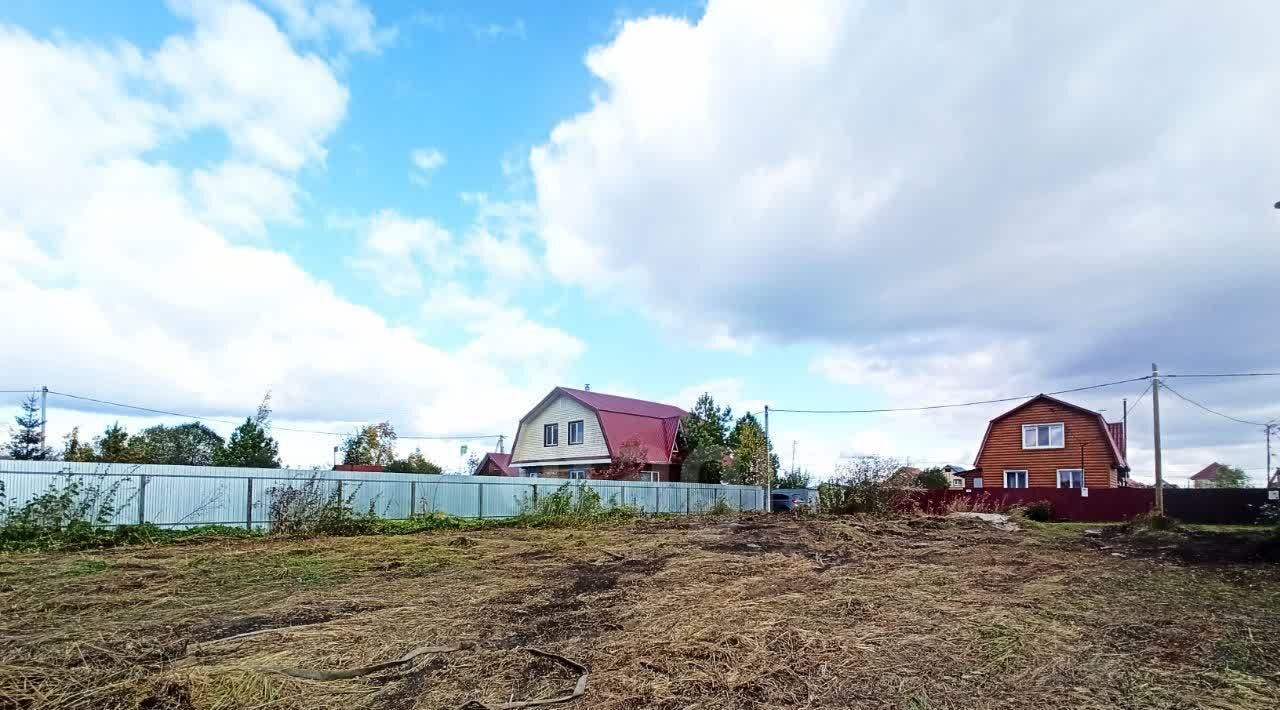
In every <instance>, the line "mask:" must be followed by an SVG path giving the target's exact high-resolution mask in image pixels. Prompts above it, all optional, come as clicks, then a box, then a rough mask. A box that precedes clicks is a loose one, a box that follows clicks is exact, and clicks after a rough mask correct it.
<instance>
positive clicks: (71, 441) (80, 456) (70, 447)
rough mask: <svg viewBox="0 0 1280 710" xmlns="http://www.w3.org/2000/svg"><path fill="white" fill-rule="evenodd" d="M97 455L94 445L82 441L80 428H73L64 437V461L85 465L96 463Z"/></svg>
mask: <svg viewBox="0 0 1280 710" xmlns="http://www.w3.org/2000/svg"><path fill="white" fill-rule="evenodd" d="M97 458H98V455H97V453H95V452H94V450H93V445H92V444H90V443H88V442H84V441H81V440H80V427H78V426H77V427H72V428H71V431H70V432H68V433H67V435H66V436H64V437H62V460H63V461H70V462H73V463H85V462H89V461H96V460H97Z"/></svg>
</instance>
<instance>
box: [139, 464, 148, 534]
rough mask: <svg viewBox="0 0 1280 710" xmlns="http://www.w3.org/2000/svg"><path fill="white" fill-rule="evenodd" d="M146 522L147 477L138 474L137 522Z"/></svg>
mask: <svg viewBox="0 0 1280 710" xmlns="http://www.w3.org/2000/svg"><path fill="white" fill-rule="evenodd" d="M145 522H147V477H146V476H145V475H143V474H138V524H139V525H142V524H143V523H145Z"/></svg>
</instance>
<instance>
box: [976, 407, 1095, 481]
mask: <svg viewBox="0 0 1280 710" xmlns="http://www.w3.org/2000/svg"><path fill="white" fill-rule="evenodd" d="M1057 423H1062V424H1063V425H1064V431H1063V443H1064V446H1063V448H1061V449H1023V448H1022V425H1023V424H1057ZM1106 436H1107V435H1106V433H1105V432H1103V430H1102V427H1101V426H1100V425H1099V424H1098V420H1097V418H1096V417H1091V416H1088V415H1086V414H1083V413H1081V412H1077V411H1075V410H1073V409H1068V408H1066V407H1062V406H1059V405H1056V404H1053V403H1050V402H1036V403H1035V404H1032V405H1030V406H1028V407H1027V408H1026V409H1023V410H1021V411H1019V412H1017V413H1015V414H1013V415H1011V416H1008V417H1006V418H1004V419H1001V420H999V421H997V422H995V424H993V425H992V427H991V433H990V434H989V435H988V437H987V443H986V446H985V447H984V448H983V450H982V458H981V459H980V460H978V462H977V465H978V467H980V468H981V469H982V485H983V487H984V488H1003V487H1004V472H1005V471H1006V470H1025V471H1026V472H1027V483H1028V485H1029V486H1030V487H1032V488H1040V487H1045V488H1056V487H1057V485H1058V469H1060V468H1084V483H1085V486H1086V487H1088V488H1114V487H1115V486H1116V471H1115V468H1114V466H1115V460H1114V457H1113V456H1112V454H1111V448H1110V445H1109V444H1108V443H1107V439H1106V438H1105V437H1106ZM1082 444H1083V445H1085V447H1084V454H1083V466H1082V465H1081V461H1082V456H1081V451H1080V447H1081V445H1082Z"/></svg>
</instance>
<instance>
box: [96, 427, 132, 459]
mask: <svg viewBox="0 0 1280 710" xmlns="http://www.w3.org/2000/svg"><path fill="white" fill-rule="evenodd" d="M129 444H130V441H129V432H128V431H127V430H126V429H125V428H124V427H122V426H120V422H114V423H113V424H112V425H111V426H109V427H107V428H106V429H104V430H103V432H102V436H99V437H95V438H94V440H93V448H95V449H97V455H96V456H95V457H94V458H95V460H97V461H101V462H103V463H138V459H139V458H140V455H139V452H138V450H137V448H135V447H132V446H130V445H129Z"/></svg>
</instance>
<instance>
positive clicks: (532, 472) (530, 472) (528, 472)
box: [524, 468, 538, 478]
mask: <svg viewBox="0 0 1280 710" xmlns="http://www.w3.org/2000/svg"><path fill="white" fill-rule="evenodd" d="M524 476H525V478H537V477H538V469H536V468H526V469H525V470H524Z"/></svg>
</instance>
